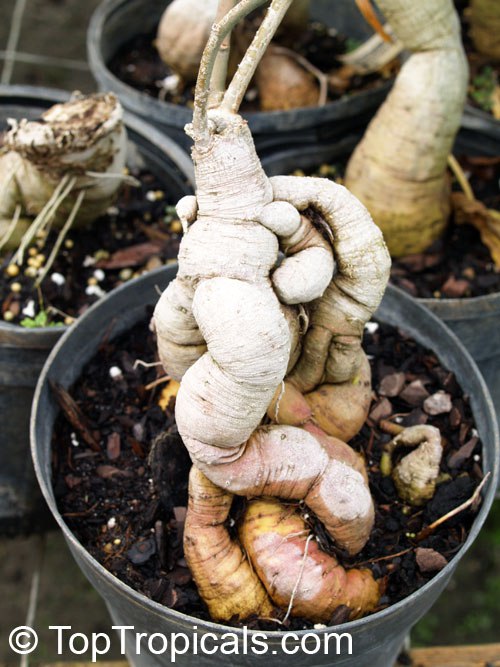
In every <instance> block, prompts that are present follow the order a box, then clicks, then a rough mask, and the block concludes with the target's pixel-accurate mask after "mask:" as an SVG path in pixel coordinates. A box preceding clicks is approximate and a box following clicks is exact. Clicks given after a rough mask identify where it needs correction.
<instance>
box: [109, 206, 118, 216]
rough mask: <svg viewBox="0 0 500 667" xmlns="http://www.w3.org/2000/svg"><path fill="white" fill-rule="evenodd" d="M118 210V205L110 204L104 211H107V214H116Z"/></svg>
mask: <svg viewBox="0 0 500 667" xmlns="http://www.w3.org/2000/svg"><path fill="white" fill-rule="evenodd" d="M119 212H120V209H119V208H118V206H110V207H109V208H108V209H107V210H106V213H107V214H108V215H118V213H119Z"/></svg>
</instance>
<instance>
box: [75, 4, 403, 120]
mask: <svg viewBox="0 0 500 667" xmlns="http://www.w3.org/2000/svg"><path fill="white" fill-rule="evenodd" d="M129 3H130V0H103V1H102V2H101V3H100V4H99V5H98V6H97V8H96V9H95V10H94V12H93V14H92V16H91V18H90V22H89V25H88V31H87V57H88V62H89V66H90V70H91V72H92V74H93V76H94V78H97V75H96V72H99V71H100V72H104V73H105V76H106V78H108V79H110V80H113V82H114V86H115V90H120V89H122V91H123V92H124V93H125V92H126V94H127V95H129V96H130V97H132V98H134V99H136V100H137V101H139V100H142V99H144V96H146V97H147V99H148V100H150V101H153V102H154V103H157V104H159V105H160V108H161V109H163V110H164V111H165V112H169V111H170V112H172V111H174V110H175V113H176V114H177V115H179V116H180V115H184V116H185V122H186V123H189V122H190V121H191V117H192V110H191V109H189V108H188V107H186V106H184V105H183V104H173V103H172V102H166V101H165V100H160V99H158V98H156V97H153V96H150V95H147V94H146V93H143V92H141V91H139V90H137V89H136V88H134V87H133V86H130V85H129V84H127V83H125V82H124V81H122V80H121V79H119V78H118V77H117V76H115V74H113V72H111V70H110V69H109V67H108V65H107V63H106V61H105V60H104V58H103V56H102V49H101V48H100V46H101V44H102V41H103V32H104V28H105V25H106V23H107V21H108V19H109V17H110V16H112V15H113V13H115V12H117V11H118V10H119V9H120V8H121V7H122V6H125V5H127V4H129ZM99 83H100V82H99ZM392 84H393V81H392V80H389V81H384V82H382V83H381V85H380V86H377V87H376V88H369V89H367V90H361V91H358V92H356V93H354V95H353V96H354V97H356V99H363V98H364V97H369V96H371V95H376V94H377V93H380V94H383V95H384V96H385V95H386V93H387V91H388V90H389V89H390V88H391V87H392ZM353 96H351V95H343V96H342V97H340V98H339V99H337V100H331V101H329V102H327V103H326V104H324V105H322V106H315V107H298V108H296V109H290V110H288V111H287V110H278V111H252V112H249V113H243V114H242V115H243V117H244V118H245V119H246V120H248V121H249V122H250V123H252V129H253V130H254V131H259V129H260V127H259V124H260V123H264V124H265V122H266V119H273V120H279V119H281V118H288V117H289V116H290V115H293V116H294V118H295V119H296V120H298V119H300V118H302V117H306V118H307V117H309V115H310V113H311V111H314V110H318V113H319V114H322V113H325V111H327V110H328V109H331V108H332V107H333V106H335V108H337V107H339V106H342V105H345V104H347V103H348V102H349V101H350V99H351V97H353ZM266 129H267V128H266Z"/></svg>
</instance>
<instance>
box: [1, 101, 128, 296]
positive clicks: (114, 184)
mask: <svg viewBox="0 0 500 667" xmlns="http://www.w3.org/2000/svg"><path fill="white" fill-rule="evenodd" d="M126 144H127V138H126V131H125V128H124V125H123V122H122V108H121V106H120V103H119V102H118V100H117V99H116V97H115V96H114V95H112V94H109V93H102V94H96V95H90V96H87V97H84V96H81V95H79V94H76V95H74V96H73V97H72V98H71V100H70V101H68V102H66V103H64V104H56V105H54V106H53V107H51V108H50V109H49V110H48V111H46V112H45V113H43V114H42V116H41V118H40V119H39V120H34V121H28V120H26V119H23V120H20V121H19V122H18V121H16V120H12V121H11V128H10V130H9V131H8V132H7V133H6V134H5V136H4V142H3V147H2V152H1V154H0V250H2V251H6V250H8V251H12V250H15V251H16V252H15V254H14V256H13V259H12V260H11V261H12V263H13V264H16V263H17V264H19V263H22V261H23V255H24V253H25V250H26V248H27V247H28V246H29V245H30V244H31V243H32V242H33V241H34V240H35V239H38V240H41V241H42V242H43V239H44V238H46V236H47V233H48V229H49V228H51V227H53V228H55V229H60V234H59V236H58V239H57V241H56V244H55V246H54V248H53V250H52V254H51V257H50V258H49V260H48V261H47V263H46V264H45V267H44V269H43V270H42V271H41V274H40V275H39V276H38V278H37V282H38V283H40V282H41V280H42V279H43V277H44V276H45V275H46V273H47V271H48V269H49V267H50V264H51V263H52V261H53V259H54V257H55V254H56V253H57V251H58V248H59V247H60V245H61V243H62V241H63V239H64V236H65V234H66V233H67V231H68V230H69V228H70V227H71V226H78V225H80V226H84V225H88V224H89V223H91V222H92V221H94V220H95V219H96V218H98V217H99V216H100V215H102V214H103V213H104V212H105V211H106V209H107V208H108V207H109V206H110V205H111V204H112V203H113V201H114V199H115V197H116V194H117V192H118V189H119V187H120V185H121V183H122V182H123V179H124V175H123V168H124V167H125V157H126Z"/></svg>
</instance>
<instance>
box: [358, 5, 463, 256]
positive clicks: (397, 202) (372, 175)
mask: <svg viewBox="0 0 500 667" xmlns="http://www.w3.org/2000/svg"><path fill="white" fill-rule="evenodd" d="M378 6H379V8H380V9H381V11H382V12H383V13H384V15H385V17H386V18H387V20H388V21H389V23H390V25H391V28H392V29H393V32H394V34H395V36H396V37H397V38H398V40H399V41H400V42H401V43H402V44H403V46H404V47H405V48H406V49H408V50H409V51H411V52H412V55H411V56H410V58H409V59H408V60H407V61H406V63H405V64H404V65H403V67H402V69H401V71H400V73H399V74H398V77H397V79H396V82H395V84H394V87H393V88H392V90H391V92H390V93H389V95H388V97H387V99H386V101H385V102H384V104H383V105H382V106H381V107H380V109H379V111H378V112H377V114H376V116H375V117H374V119H373V120H372V122H371V123H370V125H369V126H368V129H367V130H366V133H365V135H364V137H363V139H362V140H361V142H360V143H359V145H358V146H357V148H356V150H355V151H354V153H353V155H352V157H351V160H350V162H349V164H348V167H347V172H346V180H345V183H346V186H347V187H348V188H349V190H350V191H351V192H352V193H353V194H355V195H356V197H358V198H359V199H360V200H361V201H362V202H363V203H364V204H365V205H366V207H367V208H368V210H369V211H370V213H371V215H372V216H373V219H374V220H375V222H376V223H377V224H378V225H379V226H380V228H381V229H382V231H383V233H384V238H385V241H386V243H387V245H388V247H389V250H390V252H391V255H392V256H394V257H397V256H400V255H407V254H410V253H417V252H421V251H423V250H425V249H426V248H427V247H428V246H429V245H431V243H432V242H433V241H435V240H436V239H437V238H439V236H440V235H441V234H442V232H443V230H444V228H445V225H446V223H447V220H448V217H449V214H450V210H451V209H450V197H449V195H450V186H449V183H448V180H447V174H446V167H447V159H448V155H449V153H450V151H451V148H452V145H453V141H454V138H455V135H456V132H457V131H458V128H459V125H460V120H461V117H462V109H463V104H464V101H465V95H466V91H467V62H466V58H465V54H464V51H463V47H462V42H461V36H460V26H459V21H458V17H457V15H456V12H455V9H454V6H453V2H452V0H421V1H420V2H413V1H412V0H380V2H378Z"/></svg>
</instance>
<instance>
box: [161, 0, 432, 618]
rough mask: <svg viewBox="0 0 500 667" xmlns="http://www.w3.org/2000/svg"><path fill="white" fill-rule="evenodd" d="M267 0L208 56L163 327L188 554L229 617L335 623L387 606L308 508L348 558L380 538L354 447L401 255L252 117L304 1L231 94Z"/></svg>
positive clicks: (269, 21) (275, 8)
mask: <svg viewBox="0 0 500 667" xmlns="http://www.w3.org/2000/svg"><path fill="white" fill-rule="evenodd" d="M263 1H264V0H241V1H240V2H239V3H238V4H237V5H236V6H235V7H233V8H232V9H231V10H230V11H229V12H228V13H227V14H226V15H225V16H224V17H223V18H222V19H221V20H220V21H219V22H218V23H216V24H215V25H214V27H213V29H212V31H211V34H210V37H209V40H208V43H207V46H206V48H205V51H204V53H203V57H202V61H201V66H200V72H199V76H198V80H197V85H196V96H195V106H194V116H193V122H192V124H190V125H188V126H187V128H186V131H187V132H188V134H189V135H190V136H191V137H192V138H193V140H194V147H193V151H192V155H193V161H194V165H195V175H196V196H190V197H185V198H183V199H181V200H180V202H179V203H178V206H177V212H178V215H179V217H180V219H181V221H182V223H183V226H184V228H185V235H184V237H183V240H182V243H181V248H180V252H179V271H178V275H177V278H176V279H175V280H174V281H173V282H172V283H171V284H170V285H169V287H168V288H167V289H166V290H165V292H164V293H163V294H162V296H161V298H160V300H159V302H158V304H157V306H156V309H155V312H154V318H153V324H154V327H155V330H156V334H157V340H158V350H159V356H160V359H161V361H162V363H163V365H164V367H165V369H166V371H167V372H168V373H169V375H170V376H171V377H173V378H176V379H178V380H181V383H180V389H179V392H178V395H177V399H176V421H177V426H178V429H179V432H180V434H181V436H182V439H183V441H184V444H185V445H186V447H187V449H188V451H189V453H190V456H191V458H192V461H193V464H194V465H193V467H192V471H191V475H190V487H189V493H190V498H189V507H188V513H187V518H186V524H185V533H184V549H185V556H186V559H187V562H188V565H189V567H190V568H191V570H192V573H193V576H194V578H195V581H196V583H197V586H198V589H199V592H200V594H201V596H202V597H203V599H204V600H205V602H206V603H207V605H208V608H209V610H210V613H211V615H212V617H213V618H214V619H217V620H228V619H231V618H233V617H238V618H240V619H245V618H246V617H248V616H250V615H252V614H260V615H261V616H264V617H266V616H270V615H271V613H272V610H273V607H278V608H282V609H285V610H286V609H287V608H288V612H287V613H288V614H290V613H291V614H293V615H300V616H303V617H306V618H309V619H311V620H314V621H323V622H324V621H327V620H328V619H329V618H330V617H331V614H332V611H333V610H334V609H335V608H336V607H337V606H339V605H345V606H346V607H348V608H349V609H350V614H351V618H356V617H359V616H362V615H363V614H365V613H367V612H369V611H371V610H373V609H374V608H375V607H376V605H377V603H378V599H379V595H380V593H379V586H378V583H377V582H376V581H375V580H374V578H373V576H372V574H371V572H369V571H366V570H356V569H353V570H350V571H346V570H345V569H344V568H343V567H342V566H341V565H340V564H339V562H338V561H337V559H336V558H333V557H332V556H330V555H327V554H326V553H323V552H322V551H321V550H320V549H319V547H318V545H317V543H316V542H315V541H314V536H313V535H312V533H310V530H309V528H308V527H307V526H306V524H305V523H304V520H303V518H302V517H301V516H300V514H299V512H298V510H297V507H298V504H297V503H295V504H294V503H290V501H304V503H305V505H306V506H307V508H308V509H309V510H311V511H312V512H314V513H315V515H316V516H317V517H318V518H319V519H320V520H321V521H322V522H323V524H324V526H325V528H326V530H327V531H328V533H329V534H330V536H331V537H332V538H333V539H334V540H335V542H336V543H337V545H338V546H339V547H341V548H342V549H345V550H346V551H347V552H348V553H350V554H355V553H357V552H359V551H360V550H361V549H362V547H363V546H364V544H365V543H366V541H367V540H368V537H369V535H370V531H371V529H372V526H373V521H374V506H373V502H372V498H371V495H370V492H369V489H368V484H367V476H366V470H365V467H364V462H363V461H362V460H361V458H360V457H359V455H358V454H357V453H356V452H354V450H352V449H351V448H350V447H349V446H348V445H347V444H346V443H345V442H343V440H342V439H340V438H343V439H348V438H350V437H352V435H354V434H355V433H357V432H358V431H359V429H360V428H361V426H362V424H363V422H364V420H365V418H366V414H367V410H368V405H369V402H370V391H371V389H370V370H369V365H368V362H367V358H366V356H365V354H364V352H363V349H362V347H361V338H362V333H363V328H364V325H365V323H366V322H367V320H368V319H369V318H370V317H371V315H372V313H373V311H374V310H375V309H376V308H377V306H378V304H379V302H380V300H381V298H382V295H383V292H384V289H385V286H386V283H387V280H388V275H389V266H390V259H389V255H388V252H387V249H386V247H385V244H384V241H383V238H382V234H381V232H380V230H379V229H378V228H377V226H376V225H375V224H374V223H373V221H372V219H371V218H370V215H369V214H368V212H367V210H366V209H365V207H364V206H363V205H362V204H360V202H359V201H358V200H357V199H356V198H355V197H354V196H353V195H351V194H350V193H349V192H348V191H347V190H346V189H345V188H344V187H342V186H340V185H337V184H335V183H333V182H330V181H327V180H326V179H325V180H323V179H320V178H307V177H296V176H278V177H274V178H267V177H266V175H265V173H264V171H263V169H262V167H261V164H260V162H259V159H258V158H257V155H256V152H255V149H254V144H253V140H252V137H251V134H250V131H249V129H248V126H247V124H246V122H245V121H244V120H243V119H242V118H241V117H240V116H239V115H238V113H237V112H238V108H239V105H240V103H241V99H242V97H243V95H244V92H245V90H246V87H247V85H248V83H249V81H250V79H251V77H252V75H253V73H254V70H255V68H256V66H257V64H258V62H259V59H260V57H261V56H262V53H263V52H264V50H265V48H266V46H267V44H268V43H269V41H270V39H271V37H272V35H273V33H274V31H275V30H276V28H277V26H278V24H279V22H280V20H281V19H282V17H283V15H284V13H285V12H286V10H287V8H288V7H289V5H290V3H291V1H292V0H273V1H272V3H271V5H270V8H269V9H268V11H267V13H266V16H265V18H264V20H263V22H262V24H261V26H260V27H259V29H258V30H257V32H256V34H255V37H254V39H253V42H252V44H251V45H250V47H249V49H248V51H247V52H246V54H245V56H244V57H243V59H242V61H241V63H240V66H239V68H238V70H237V73H236V74H235V76H234V77H233V79H232V81H231V83H230V84H229V86H228V88H227V90H225V92H224V88H225V84H224V82H225V62H227V60H226V56H225V54H224V53H222V52H221V51H220V47H221V45H222V44H223V43H224V41H225V40H226V39H227V37H228V36H229V34H230V32H231V30H232V28H233V27H234V26H235V24H236V23H237V21H239V20H241V19H242V18H243V17H244V16H245V15H246V14H248V13H249V12H250V11H252V10H253V9H254V8H255V7H257V6H258V5H260V4H262V3H263ZM281 255H282V261H281V262H279V258H280V256H281ZM346 402H349V403H350V405H349V408H350V409H347V410H346V409H345V405H346ZM352 406H355V409H351V408H352ZM343 408H344V409H343ZM266 412H267V415H268V416H267V417H266ZM316 413H318V414H320V415H321V422H320V425H318V422H317V421H316V420H315V418H314V416H315V414H316ZM423 437H424V439H425V437H426V435H425V434H424V436H423ZM421 439H422V438H420V439H418V438H413V440H421ZM412 444H413V446H414V445H416V444H417V443H416V442H414V443H412ZM233 494H237V495H240V496H245V497H247V498H252V499H253V500H252V501H251V502H249V503H248V505H247V509H246V512H245V515H244V517H243V519H242V521H241V523H240V525H239V527H238V529H239V542H238V541H237V540H236V539H233V538H232V537H231V536H230V534H229V533H228V530H227V523H226V520H227V519H228V516H229V512H230V508H231V503H232V498H233ZM282 501H288V502H287V503H285V504H284V503H283V502H282Z"/></svg>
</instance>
